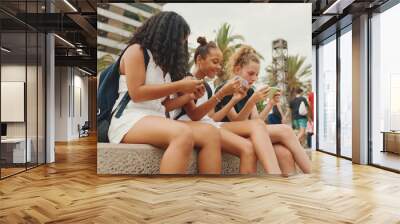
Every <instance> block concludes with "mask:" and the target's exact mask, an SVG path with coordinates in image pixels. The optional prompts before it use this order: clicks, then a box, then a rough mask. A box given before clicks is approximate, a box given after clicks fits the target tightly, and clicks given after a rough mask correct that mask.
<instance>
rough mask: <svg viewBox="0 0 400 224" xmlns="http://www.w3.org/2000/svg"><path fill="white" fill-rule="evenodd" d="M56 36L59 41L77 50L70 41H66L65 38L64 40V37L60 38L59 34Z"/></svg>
mask: <svg viewBox="0 0 400 224" xmlns="http://www.w3.org/2000/svg"><path fill="white" fill-rule="evenodd" d="M54 36H56V37H57V38H58V39H60V40H61V41H63V42H64V43H66V44H67V45H69V46H71V47H73V48H75V45H73V44H72V43H71V42H69V41H68V40H66V39H64V38H62V37H60V36H59V35H57V34H54Z"/></svg>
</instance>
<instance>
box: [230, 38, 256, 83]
mask: <svg viewBox="0 0 400 224" xmlns="http://www.w3.org/2000/svg"><path fill="white" fill-rule="evenodd" d="M251 61H253V62H255V63H258V64H260V58H259V57H258V55H257V52H256V50H254V48H252V47H251V46H248V45H242V46H241V47H240V48H239V49H238V50H236V51H235V53H233V55H232V56H231V57H230V58H229V62H228V66H227V68H228V73H229V78H231V77H232V76H234V75H235V74H234V69H235V67H236V66H240V68H243V66H245V65H248V64H249V63H250V62H251Z"/></svg>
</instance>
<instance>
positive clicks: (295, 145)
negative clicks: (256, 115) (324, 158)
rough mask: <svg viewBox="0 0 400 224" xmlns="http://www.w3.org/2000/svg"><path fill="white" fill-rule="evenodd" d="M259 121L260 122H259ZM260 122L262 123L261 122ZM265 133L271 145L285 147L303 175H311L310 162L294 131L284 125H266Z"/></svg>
mask: <svg viewBox="0 0 400 224" xmlns="http://www.w3.org/2000/svg"><path fill="white" fill-rule="evenodd" d="M260 121H261V120H260ZM261 122H262V121H261ZM266 128H267V131H268V133H269V136H270V138H271V141H272V142H273V143H280V144H281V145H284V146H286V148H288V149H289V150H290V151H291V152H292V154H293V157H294V159H295V161H296V163H297V164H298V165H299V167H300V169H301V170H302V171H303V172H304V173H311V161H310V159H309V158H308V156H307V154H306V151H305V150H304V148H303V147H302V146H301V144H300V142H299V140H298V139H297V137H296V135H295V133H294V131H293V130H292V128H290V127H289V126H288V125H286V124H273V125H266Z"/></svg>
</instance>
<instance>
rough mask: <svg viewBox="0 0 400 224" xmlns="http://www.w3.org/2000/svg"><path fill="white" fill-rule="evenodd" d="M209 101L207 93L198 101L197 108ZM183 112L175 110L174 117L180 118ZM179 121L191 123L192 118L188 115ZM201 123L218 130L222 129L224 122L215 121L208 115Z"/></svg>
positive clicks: (180, 109)
mask: <svg viewBox="0 0 400 224" xmlns="http://www.w3.org/2000/svg"><path fill="white" fill-rule="evenodd" d="M211 89H212V88H211ZM213 94H214V92H213V93H212V95H213ZM174 97H177V96H176V95H175V96H174ZM207 101H208V96H207V93H204V95H203V96H202V97H200V98H199V99H198V100H197V102H196V106H200V105H202V104H203V103H205V102H207ZM181 111H182V108H179V109H176V110H174V112H173V117H176V116H178V115H179V114H180V113H181ZM178 120H180V121H191V120H192V119H190V117H189V116H188V115H187V114H184V115H182V116H181V117H180V118H179V119H178ZM199 122H203V123H206V124H211V125H213V126H214V127H217V128H219V127H221V124H223V122H216V121H214V120H213V119H212V118H211V117H210V116H208V115H207V114H206V115H205V116H204V117H203V118H202V119H201V120H200V121H199Z"/></svg>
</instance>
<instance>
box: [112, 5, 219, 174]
mask: <svg viewBox="0 0 400 224" xmlns="http://www.w3.org/2000/svg"><path fill="white" fill-rule="evenodd" d="M189 33H190V28H189V26H188V24H187V23H186V21H185V20H184V19H183V18H182V17H181V16H180V15H178V14H176V13H175V12H160V13H158V14H157V15H155V16H153V17H151V18H149V19H148V20H147V21H146V22H145V23H144V24H143V25H142V26H141V27H139V28H138V29H137V30H136V32H135V34H134V36H133V38H132V40H131V41H130V42H129V47H128V48H127V50H126V51H125V53H124V54H123V55H122V56H121V63H120V74H121V77H120V83H119V84H120V86H119V92H120V97H119V99H118V100H117V102H116V105H117V104H118V103H119V101H120V99H121V97H122V96H123V95H124V94H125V93H126V92H128V93H129V96H130V98H131V101H130V102H129V103H128V105H127V107H126V109H125V110H124V111H123V113H122V115H121V117H120V118H115V117H113V118H112V120H111V123H110V128H109V133H108V136H109V139H110V140H111V142H114V143H133V144H151V145H154V146H156V147H159V148H162V149H165V148H166V149H165V153H164V155H163V157H162V159H161V164H160V173H161V174H184V173H186V171H187V166H188V162H189V159H190V157H191V154H192V150H193V147H194V146H196V147H198V148H199V149H200V152H199V162H198V168H199V172H200V173H206V174H219V173H220V172H221V150H220V141H219V136H218V130H217V129H216V128H214V127H213V126H211V125H206V124H190V123H183V122H178V121H174V120H171V119H168V118H166V117H165V112H166V110H165V107H164V105H163V104H165V102H168V101H170V100H168V96H169V95H171V94H176V93H177V92H180V93H193V92H194V91H196V89H200V88H202V85H203V84H202V82H201V81H198V80H188V79H183V77H184V75H185V71H186V68H187V63H188V55H189V54H188V50H187V49H188V48H187V37H188V35H189ZM143 50H147V52H148V54H149V57H150V60H149V64H148V66H147V68H145V63H144V55H143ZM171 81H173V82H171ZM193 129H196V131H193ZM207 133H212V134H215V135H216V136H211V137H209V138H207V139H206V140H204V138H203V136H204V135H207Z"/></svg>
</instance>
